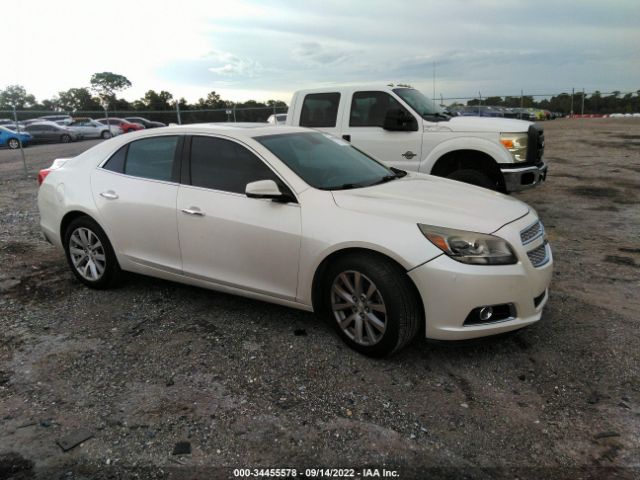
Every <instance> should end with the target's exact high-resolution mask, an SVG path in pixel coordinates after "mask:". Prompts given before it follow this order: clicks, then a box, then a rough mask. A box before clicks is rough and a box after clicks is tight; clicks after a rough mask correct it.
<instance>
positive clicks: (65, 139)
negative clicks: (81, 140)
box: [60, 133, 71, 143]
mask: <svg viewBox="0 0 640 480" xmlns="http://www.w3.org/2000/svg"><path fill="white" fill-rule="evenodd" d="M60 141H61V142H62V143H69V142H70V141H71V135H67V134H66V133H65V134H64V135H62V136H61V137H60Z"/></svg>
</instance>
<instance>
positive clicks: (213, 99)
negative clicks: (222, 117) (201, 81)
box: [195, 91, 233, 108]
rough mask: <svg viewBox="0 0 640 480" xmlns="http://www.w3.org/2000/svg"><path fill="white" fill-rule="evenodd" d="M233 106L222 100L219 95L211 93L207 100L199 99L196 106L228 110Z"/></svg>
mask: <svg viewBox="0 0 640 480" xmlns="http://www.w3.org/2000/svg"><path fill="white" fill-rule="evenodd" d="M232 105H233V103H232V102H229V101H227V100H222V99H221V98H220V95H219V94H217V93H216V92H214V91H211V92H209V93H208V94H207V98H201V99H199V100H198V102H197V103H196V105H195V106H196V108H227V107H230V106H232Z"/></svg>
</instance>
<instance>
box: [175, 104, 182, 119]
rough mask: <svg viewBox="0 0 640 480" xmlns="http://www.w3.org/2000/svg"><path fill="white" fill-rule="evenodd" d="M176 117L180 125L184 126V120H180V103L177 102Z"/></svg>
mask: <svg viewBox="0 0 640 480" xmlns="http://www.w3.org/2000/svg"><path fill="white" fill-rule="evenodd" d="M176 116H177V117H178V125H182V119H181V118H180V101H179V100H176Z"/></svg>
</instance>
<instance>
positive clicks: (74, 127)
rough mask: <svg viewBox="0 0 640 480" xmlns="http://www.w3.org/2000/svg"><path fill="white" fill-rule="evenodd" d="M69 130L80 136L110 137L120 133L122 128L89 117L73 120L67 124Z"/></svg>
mask: <svg viewBox="0 0 640 480" xmlns="http://www.w3.org/2000/svg"><path fill="white" fill-rule="evenodd" d="M68 128H69V130H71V131H72V132H74V133H77V134H78V135H79V136H80V137H82V138H105V139H106V138H111V137H114V136H116V135H120V134H121V133H122V130H121V129H120V127H118V126H117V125H111V126H110V127H109V126H107V125H103V124H102V123H100V122H97V121H95V120H93V119H91V118H87V119H81V120H74V121H73V122H71V123H70V124H69V126H68Z"/></svg>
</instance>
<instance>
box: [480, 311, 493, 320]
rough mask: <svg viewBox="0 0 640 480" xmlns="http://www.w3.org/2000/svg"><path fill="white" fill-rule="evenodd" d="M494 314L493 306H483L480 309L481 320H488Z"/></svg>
mask: <svg viewBox="0 0 640 480" xmlns="http://www.w3.org/2000/svg"><path fill="white" fill-rule="evenodd" d="M492 316H493V308H492V307H483V308H481V309H480V320H482V321H483V322H486V321H487V320H489V319H490V318H491V317H492Z"/></svg>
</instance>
